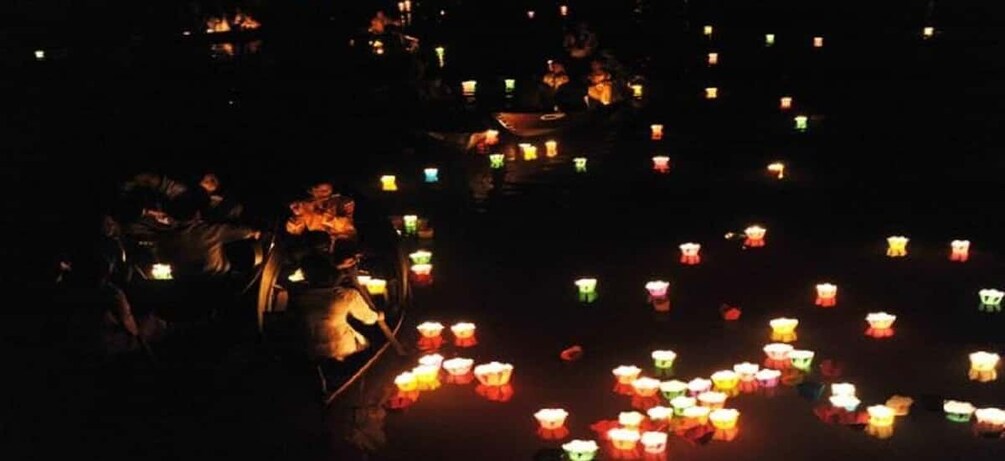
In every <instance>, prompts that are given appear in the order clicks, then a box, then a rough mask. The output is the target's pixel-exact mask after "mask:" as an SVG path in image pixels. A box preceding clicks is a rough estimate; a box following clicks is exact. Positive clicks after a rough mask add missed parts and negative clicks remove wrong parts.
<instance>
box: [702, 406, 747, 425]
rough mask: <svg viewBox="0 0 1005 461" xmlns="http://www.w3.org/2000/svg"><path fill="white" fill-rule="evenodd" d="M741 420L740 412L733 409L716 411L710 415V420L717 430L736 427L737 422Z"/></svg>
mask: <svg viewBox="0 0 1005 461" xmlns="http://www.w3.org/2000/svg"><path fill="white" fill-rule="evenodd" d="M739 418H740V412H739V411H737V410H734V409H732V408H726V409H719V410H715V411H713V412H712V413H709V415H708V420H709V421H711V422H712V426H714V427H715V428H716V429H722V430H728V429H733V428H735V427H736V421H737V420H738V419H739Z"/></svg>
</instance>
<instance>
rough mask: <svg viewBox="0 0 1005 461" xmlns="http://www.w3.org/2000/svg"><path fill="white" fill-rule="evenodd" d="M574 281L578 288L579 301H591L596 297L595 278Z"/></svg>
mask: <svg viewBox="0 0 1005 461" xmlns="http://www.w3.org/2000/svg"><path fill="white" fill-rule="evenodd" d="M575 283H576V287H577V288H578V289H579V301H580V302H584V303H591V302H593V301H595V300H596V299H597V279H593V278H582V279H579V280H576V282H575Z"/></svg>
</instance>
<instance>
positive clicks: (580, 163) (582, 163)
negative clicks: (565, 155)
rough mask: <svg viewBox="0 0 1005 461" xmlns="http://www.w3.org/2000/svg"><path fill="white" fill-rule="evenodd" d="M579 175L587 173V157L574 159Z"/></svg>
mask: <svg viewBox="0 0 1005 461" xmlns="http://www.w3.org/2000/svg"><path fill="white" fill-rule="evenodd" d="M572 163H573V164H574V165H575V167H576V172H577V173H586V157H576V158H574V159H572Z"/></svg>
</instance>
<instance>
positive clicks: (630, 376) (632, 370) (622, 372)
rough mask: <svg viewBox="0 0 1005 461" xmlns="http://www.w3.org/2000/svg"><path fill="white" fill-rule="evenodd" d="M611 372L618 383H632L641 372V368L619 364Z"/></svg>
mask: <svg viewBox="0 0 1005 461" xmlns="http://www.w3.org/2000/svg"><path fill="white" fill-rule="evenodd" d="M612 373H614V377H615V378H616V379H617V380H618V383H620V384H629V385H630V384H632V381H635V380H636V379H638V377H639V373H642V369H641V368H639V367H636V366H632V365H621V366H619V367H617V368H615V369H614V370H613V371H612Z"/></svg>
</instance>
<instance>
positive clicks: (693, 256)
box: [680, 243, 701, 266]
mask: <svg viewBox="0 0 1005 461" xmlns="http://www.w3.org/2000/svg"><path fill="white" fill-rule="evenodd" d="M699 251H701V244H698V243H684V244H681V245H680V263H681V264H684V265H686V266H693V265H696V264H698V263H700V262H701V256H699V255H698V252H699Z"/></svg>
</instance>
